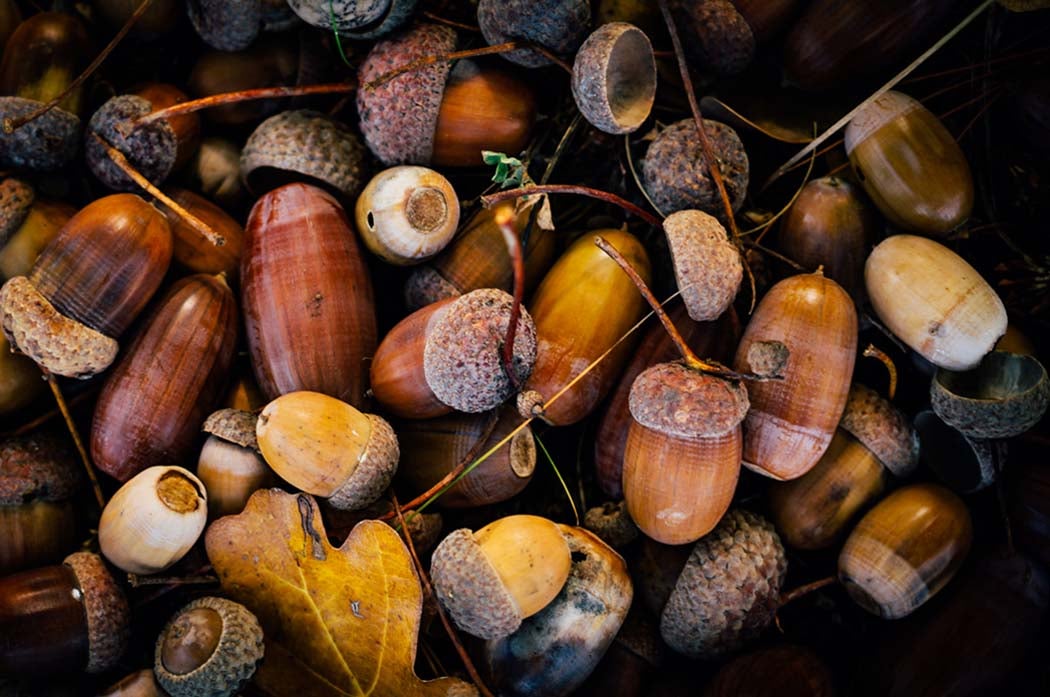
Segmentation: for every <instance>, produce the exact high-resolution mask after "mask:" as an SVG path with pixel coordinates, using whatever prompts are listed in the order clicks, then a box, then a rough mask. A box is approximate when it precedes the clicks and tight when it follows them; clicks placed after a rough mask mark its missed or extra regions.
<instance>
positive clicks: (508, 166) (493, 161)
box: [481, 150, 528, 189]
mask: <svg viewBox="0 0 1050 697" xmlns="http://www.w3.org/2000/svg"><path fill="white" fill-rule="evenodd" d="M481 158H482V160H484V162H485V164H487V165H495V167H496V172H495V173H494V174H493V175H492V181H494V182H496V183H497V184H499V185H500V187H501V188H503V189H509V188H511V187H515V186H521V182H522V180H523V179H524V178H526V177H527V176H528V175H527V174H526V172H525V165H523V164H522V163H521V160H519V159H518V158H516V157H509V156H507V155H506V154H504V153H501V152H493V151H491V150H482V151H481Z"/></svg>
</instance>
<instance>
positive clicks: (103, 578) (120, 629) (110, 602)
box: [62, 552, 131, 673]
mask: <svg viewBox="0 0 1050 697" xmlns="http://www.w3.org/2000/svg"><path fill="white" fill-rule="evenodd" d="M62 563H63V564H65V565H66V566H68V567H69V568H71V569H72V570H73V575H74V576H75V577H76V579H77V586H79V587H80V591H81V593H82V597H83V600H84V612H85V614H86V615H87V632H88V662H87V668H85V670H86V671H87V672H89V673H103V672H105V671H107V670H109V669H110V668H114V667H116V665H117V661H118V660H120V657H121V656H123V655H124V650H125V649H126V648H127V646H128V636H129V635H130V633H131V610H130V609H129V608H128V601H127V599H126V598H125V597H124V593H123V592H122V591H121V590H120V586H118V585H117V582H116V581H115V580H114V579H113V576H112V575H111V574H110V573H109V570H108V569H107V568H106V565H105V563H104V562H103V561H102V557H100V556H98V555H97V554H92V553H91V552H76V553H74V554H70V555H69V556H68V557H66V558H65V560H64V561H63V562H62Z"/></svg>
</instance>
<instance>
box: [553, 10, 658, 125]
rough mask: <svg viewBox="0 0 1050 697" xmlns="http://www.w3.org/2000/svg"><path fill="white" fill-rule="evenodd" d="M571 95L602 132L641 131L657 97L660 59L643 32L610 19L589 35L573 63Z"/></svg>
mask: <svg viewBox="0 0 1050 697" xmlns="http://www.w3.org/2000/svg"><path fill="white" fill-rule="evenodd" d="M572 96H573V98H574V99H575V100H576V106H577V108H579V110H580V113H581V114H583V116H584V118H586V119H587V120H588V121H589V122H590V123H591V125H592V126H594V127H595V128H597V129H598V130H600V131H604V132H605V133H611V134H614V135H616V134H622V133H633V132H634V131H636V130H638V128H639V127H640V126H641V125H642V124H643V123H645V121H646V119H648V118H649V112H650V111H652V108H653V100H654V99H655V98H656V59H655V58H654V57H653V47H652V44H651V43H650V42H649V37H647V36H646V35H645V32H643V31H642V30H641V29H639V28H638V27H636V26H633V25H631V24H627V23H625V22H611V23H609V24H603V25H602V26H601V27H599V28H598V29H596V30H595V31H594V32H593V33H592V34H591V35H590V36H588V37H587V40H586V41H584V42H583V45H582V46H581V47H580V50H579V51H577V52H576V60H575V61H574V62H573V65H572Z"/></svg>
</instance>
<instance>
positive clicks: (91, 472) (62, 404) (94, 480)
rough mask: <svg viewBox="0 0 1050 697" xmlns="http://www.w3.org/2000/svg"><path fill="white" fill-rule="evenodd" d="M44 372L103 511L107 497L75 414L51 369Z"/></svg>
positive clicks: (100, 508)
mask: <svg viewBox="0 0 1050 697" xmlns="http://www.w3.org/2000/svg"><path fill="white" fill-rule="evenodd" d="M43 372H44V378H45V379H46V380H47V384H48V387H50V388H51V394H53V395H54V396H55V402H56V403H57V404H58V410H59V411H61V412H62V418H63V419H64V420H65V422H66V428H67V429H69V435H71V436H73V444H74V445H76V447H77V452H78V453H79V454H80V461H81V462H82V463H83V464H84V470H85V471H86V472H87V476H88V480H89V481H90V482H91V489H92V491H94V492H95V500H96V501H97V502H98V508H99V510H100V511H101V510H102V509H104V508H105V507H106V497H105V496H103V495H102V487H101V486H100V485H99V483H98V477H96V476H95V468H94V467H92V466H91V458H89V457H88V452H87V448H85V447H84V441H82V440H81V439H80V432H79V431H77V425H76V424H75V423H74V422H73V415H72V414H70V412H69V405H67V404H66V398H65V396H64V395H63V394H62V390H61V389H59V387H58V381H57V380H55V376H54V375H52V374H51V373H50V372H49V371H47V370H44V371H43Z"/></svg>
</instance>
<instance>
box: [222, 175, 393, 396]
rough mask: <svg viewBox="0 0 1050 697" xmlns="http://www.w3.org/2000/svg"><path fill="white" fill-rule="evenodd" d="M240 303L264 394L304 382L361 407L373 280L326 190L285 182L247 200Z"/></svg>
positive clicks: (370, 343)
mask: <svg viewBox="0 0 1050 697" xmlns="http://www.w3.org/2000/svg"><path fill="white" fill-rule="evenodd" d="M241 307H242V308H243V310H244V324H245V330H246V335H247V339H248V350H249V352H250V354H251V359H252V369H253V370H254V373H255V378H256V380H257V382H258V384H259V387H260V389H262V391H263V394H264V395H265V396H266V398H267V399H274V398H276V397H277V396H279V395H282V394H285V393H287V392H294V391H296V390H311V391H315V392H323V393H325V394H327V395H330V396H332V397H336V398H338V399H341V400H344V401H347V402H349V403H350V404H352V405H354V406H356V407H359V408H360V407H364V405H365V390H367V389H368V363H367V361H366V357H368V356H371V355H373V354H374V353H375V350H376V349H375V346H376V318H375V301H374V299H373V294H372V281H371V278H370V276H369V274H368V269H367V267H366V266H365V263H364V259H363V258H362V255H361V250H360V247H359V246H358V243H357V240H356V237H355V235H354V233H353V230H352V229H351V227H350V224H349V221H348V220H347V216H346V213H345V211H344V210H343V208H342V206H340V205H339V203H338V202H337V201H336V200H335V199H334V198H333V197H332V196H330V195H329V194H327V193H325V192H323V191H321V190H320V189H318V188H316V187H313V186H308V185H306V184H288V185H285V186H282V187H280V188H278V189H275V190H273V191H271V192H270V193H268V194H266V195H265V196H263V197H262V198H260V199H259V200H258V201H257V202H256V204H255V206H253V207H252V210H251V213H249V215H248V224H247V226H246V228H245V241H244V255H243V257H242V259H241ZM291 308H294V310H293V311H286V310H290V309H291ZM303 337H310V339H309V341H303Z"/></svg>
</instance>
